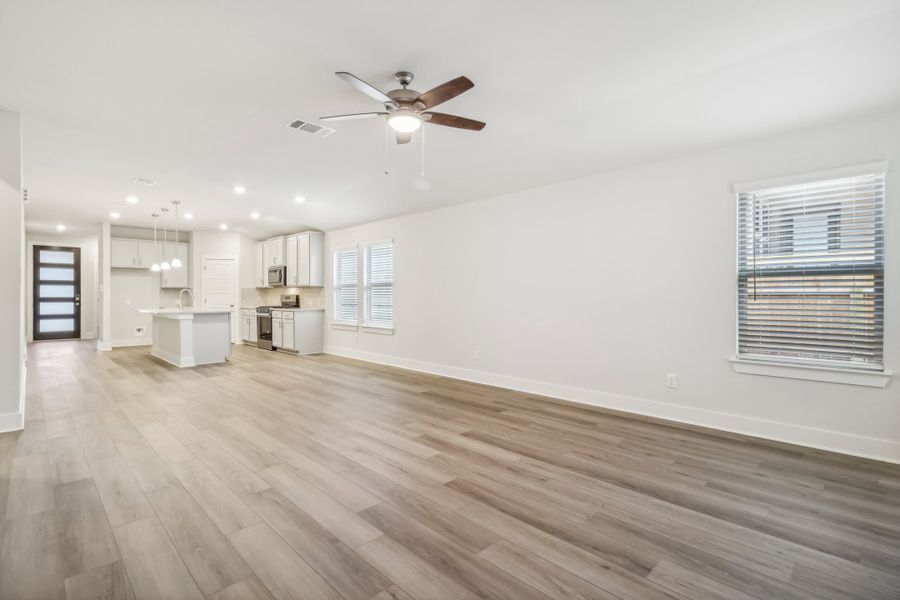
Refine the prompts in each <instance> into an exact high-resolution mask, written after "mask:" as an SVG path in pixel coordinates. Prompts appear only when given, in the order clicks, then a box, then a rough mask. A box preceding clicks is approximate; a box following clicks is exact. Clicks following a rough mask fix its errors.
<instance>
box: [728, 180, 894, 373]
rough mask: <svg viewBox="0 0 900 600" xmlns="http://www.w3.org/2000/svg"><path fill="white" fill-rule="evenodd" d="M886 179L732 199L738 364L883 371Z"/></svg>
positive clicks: (835, 182) (791, 187)
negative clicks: (806, 364) (775, 362)
mask: <svg viewBox="0 0 900 600" xmlns="http://www.w3.org/2000/svg"><path fill="white" fill-rule="evenodd" d="M884 180H885V176H884V173H872V174H867V175H859V176H852V177H841V178H836V179H829V180H825V181H813V182H809V183H803V184H798V185H786V186H781V187H772V188H767V189H759V190H754V191H746V192H741V193H739V194H738V197H737V202H738V248H737V252H738V356H739V357H741V358H750V359H752V358H758V359H759V358H768V359H779V360H781V359H783V360H786V361H800V362H811V363H821V364H825V365H833V366H845V367H857V368H860V367H863V368H872V369H879V370H880V369H882V362H883V349H882V346H883V334H884V193H885V192H884V184H885V181H884Z"/></svg>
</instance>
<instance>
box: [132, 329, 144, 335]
mask: <svg viewBox="0 0 900 600" xmlns="http://www.w3.org/2000/svg"><path fill="white" fill-rule="evenodd" d="M144 331H145V330H144V328H143V327H135V328H134V335H136V336H140V335H144Z"/></svg>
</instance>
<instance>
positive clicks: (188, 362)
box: [150, 350, 197, 367]
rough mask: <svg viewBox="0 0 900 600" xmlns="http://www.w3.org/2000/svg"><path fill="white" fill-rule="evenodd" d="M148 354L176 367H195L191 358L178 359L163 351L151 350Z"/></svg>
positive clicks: (178, 357) (175, 355)
mask: <svg viewBox="0 0 900 600" xmlns="http://www.w3.org/2000/svg"><path fill="white" fill-rule="evenodd" d="M150 354H151V356H155V357H156V358H158V359H160V360H163V361H165V362H167V363H169V364H170V365H174V366H176V367H194V366H196V365H197V363H196V362H195V361H194V357H193V356H186V357H180V356H178V355H177V354H173V353H171V352H166V351H165V350H153V351H151V352H150Z"/></svg>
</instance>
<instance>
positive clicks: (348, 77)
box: [335, 71, 394, 104]
mask: <svg viewBox="0 0 900 600" xmlns="http://www.w3.org/2000/svg"><path fill="white" fill-rule="evenodd" d="M335 75H337V76H338V77H340V78H341V79H343V80H344V81H346V82H347V83H349V84H350V85H352V86H353V87H355V88H356V89H358V90H359V91H361V92H362V93H363V94H365V95H366V96H368V97H370V98H374V99H375V100H378V101H379V102H382V103H384V102H387V103H390V104H393V103H394V101H393V100H391V99H390V97H389V96H388V95H387V94H385V93H384V92H382V91H381V90H379V89H378V88H376V87H374V86H372V85H370V84H368V83H366V82H365V81H363V80H362V79H360V78H359V77H357V76H356V75H353V74H352V73H347V72H346V71H338V72H337V73H335Z"/></svg>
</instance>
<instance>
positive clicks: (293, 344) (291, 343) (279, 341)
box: [272, 309, 325, 354]
mask: <svg viewBox="0 0 900 600" xmlns="http://www.w3.org/2000/svg"><path fill="white" fill-rule="evenodd" d="M272 345H273V346H275V347H276V348H278V349H279V350H289V351H291V352H296V353H297V354H317V353H319V352H324V350H325V311H322V310H302V309H298V310H273V311H272Z"/></svg>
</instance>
